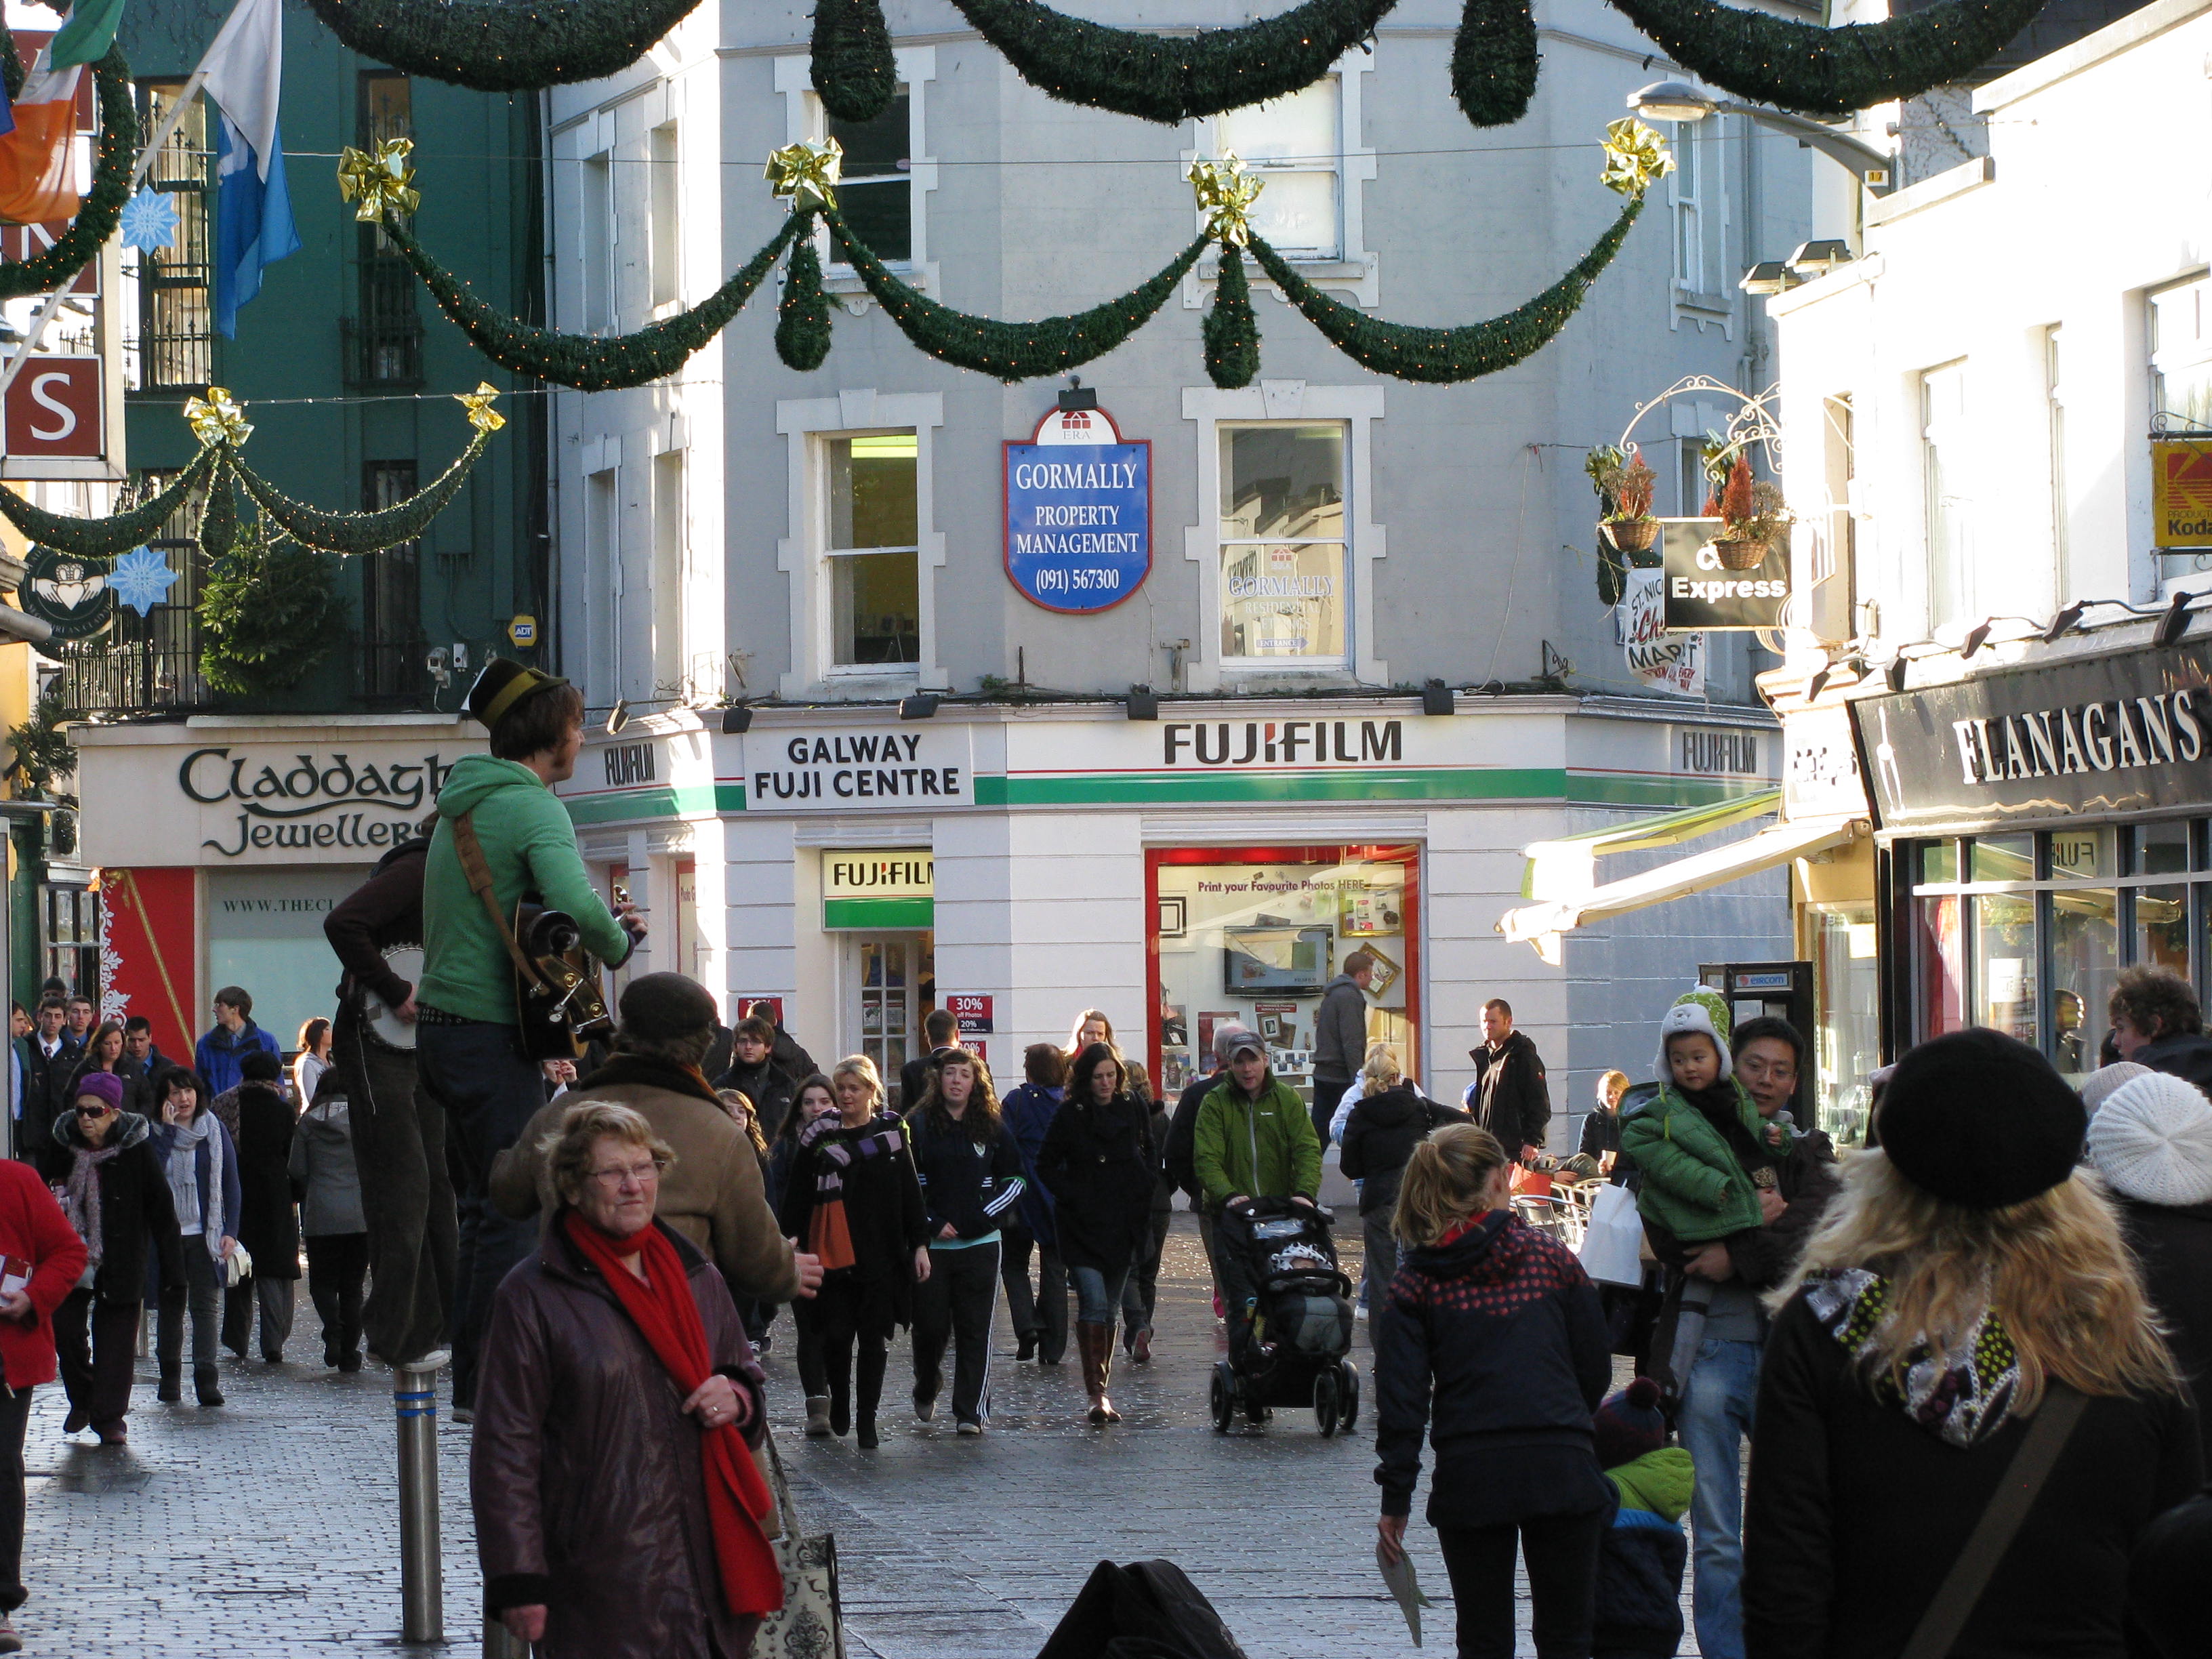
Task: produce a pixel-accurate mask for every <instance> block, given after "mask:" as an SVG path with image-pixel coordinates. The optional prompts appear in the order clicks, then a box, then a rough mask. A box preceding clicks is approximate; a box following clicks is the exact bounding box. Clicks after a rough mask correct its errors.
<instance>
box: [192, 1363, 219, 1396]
mask: <svg viewBox="0 0 2212 1659" xmlns="http://www.w3.org/2000/svg"><path fill="white" fill-rule="evenodd" d="M192 1392H193V1393H194V1394H196V1395H198V1396H199V1402H200V1404H201V1405H203V1406H220V1405H221V1404H222V1373H221V1372H219V1371H217V1370H216V1368H215V1367H214V1366H212V1365H195V1366H193V1367H192Z"/></svg>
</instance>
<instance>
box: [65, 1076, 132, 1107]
mask: <svg viewBox="0 0 2212 1659" xmlns="http://www.w3.org/2000/svg"><path fill="white" fill-rule="evenodd" d="M76 1093H77V1094H79V1095H97V1096H99V1097H100V1099H102V1100H104V1101H106V1103H108V1104H109V1105H110V1106H112V1107H113V1108H114V1109H116V1110H117V1111H121V1110H122V1109H123V1079H121V1078H119V1077H118V1076H116V1075H115V1073H112V1072H87V1073H85V1074H84V1075H83V1076H82V1077H81V1078H79V1079H77V1080H76Z"/></svg>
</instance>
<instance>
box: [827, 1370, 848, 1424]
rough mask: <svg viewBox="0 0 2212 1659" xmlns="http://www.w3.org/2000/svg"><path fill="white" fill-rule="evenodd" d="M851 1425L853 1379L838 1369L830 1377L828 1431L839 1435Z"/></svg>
mask: <svg viewBox="0 0 2212 1659" xmlns="http://www.w3.org/2000/svg"><path fill="white" fill-rule="evenodd" d="M852 1427H853V1379H852V1378H851V1377H849V1376H846V1375H845V1374H844V1373H843V1372H842V1371H840V1372H839V1373H837V1374H836V1376H832V1377H831V1378H830V1379H829V1432H830V1433H832V1434H834V1435H838V1436H840V1437H842V1436H843V1435H845V1434H848V1433H849V1432H850V1431H851V1430H852Z"/></svg>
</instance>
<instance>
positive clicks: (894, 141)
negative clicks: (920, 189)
mask: <svg viewBox="0 0 2212 1659" xmlns="http://www.w3.org/2000/svg"><path fill="white" fill-rule="evenodd" d="M823 125H824V128H825V129H826V131H827V132H828V136H829V137H832V138H835V139H836V141H837V142H838V143H840V144H841V145H842V146H843V147H844V151H845V159H844V167H843V173H844V182H843V183H842V184H841V185H839V186H838V189H837V207H838V210H839V211H840V212H842V214H843V215H844V216H845V222H846V223H847V224H848V225H850V226H851V227H852V228H853V234H854V235H856V236H858V237H859V238H860V240H862V241H863V242H866V244H867V245H868V246H869V247H870V248H871V249H872V250H873V251H874V253H875V255H876V257H877V258H879V259H911V258H914V191H913V186H912V185H911V183H910V181H909V177H908V175H909V173H910V172H911V170H912V165H913V164H912V162H911V161H909V160H908V155H907V151H908V149H909V148H910V142H911V141H910V138H909V136H908V135H909V128H908V104H907V94H905V93H904V92H901V93H899V94H896V96H895V97H893V98H892V100H891V101H890V106H889V107H887V108H886V109H885V110H884V112H883V113H882V114H881V115H878V117H876V118H875V119H874V120H872V121H841V120H839V119H838V118H836V116H834V115H827V114H825V115H824V117H823ZM870 179H879V180H883V181H884V182H882V183H878V184H875V185H869V184H868V183H867V181H868V180H870Z"/></svg>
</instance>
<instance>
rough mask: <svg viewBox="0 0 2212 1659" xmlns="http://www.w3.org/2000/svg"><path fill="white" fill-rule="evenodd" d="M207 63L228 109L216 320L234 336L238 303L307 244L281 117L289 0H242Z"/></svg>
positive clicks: (205, 71) (219, 200) (212, 93)
mask: <svg viewBox="0 0 2212 1659" xmlns="http://www.w3.org/2000/svg"><path fill="white" fill-rule="evenodd" d="M200 70H201V74H202V76H203V80H202V86H203V87H204V89H205V91H206V93H207V95H208V96H209V97H210V99H212V100H214V102H215V105H216V108H217V109H219V110H220V111H222V125H221V127H220V129H219V130H218V131H217V132H216V164H215V172H216V219H215V325H216V331H217V332H218V333H220V334H221V335H222V337H224V338H225V339H234V338H235V337H237V334H238V308H239V307H240V306H242V305H244V304H246V301H249V300H251V299H252V298H253V296H254V295H257V294H258V293H260V292H261V273H262V271H263V270H264V269H265V268H266V267H268V266H270V265H273V264H276V261H277V260H279V259H282V258H284V257H285V256H286V255H287V254H290V253H296V252H298V251H299V247H300V233H299V232H298V231H297V230H296V229H295V228H294V227H293V224H292V198H291V196H290V193H289V191H286V190H285V188H284V141H283V135H282V134H281V133H280V132H279V131H278V129H277V125H276V102H277V93H278V89H279V87H280V86H281V84H282V82H283V78H284V14H283V5H282V0H238V5H237V7H236V8H235V9H234V10H233V11H232V12H231V14H230V15H229V16H228V18H226V19H224V20H223V25H222V31H221V32H220V33H217V34H216V37H215V44H214V45H213V46H210V47H209V48H208V53H207V56H206V57H205V58H203V59H202V60H201V63H200Z"/></svg>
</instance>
